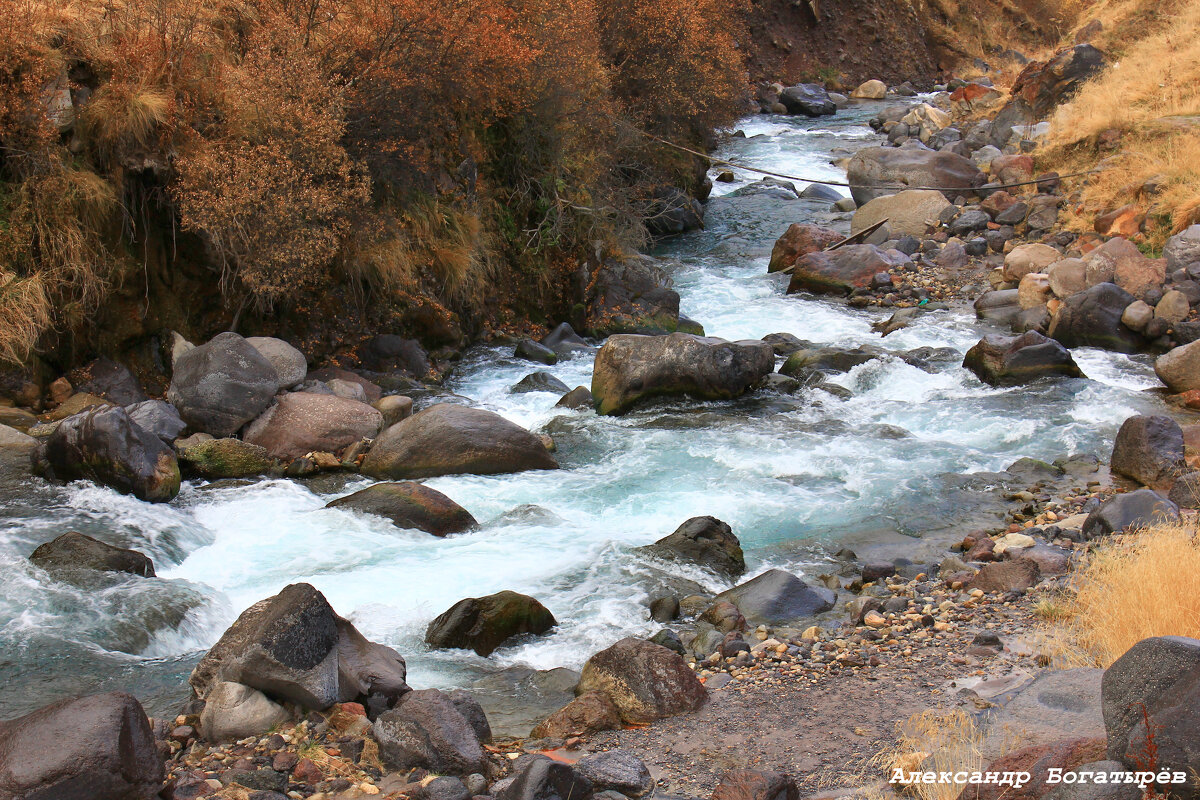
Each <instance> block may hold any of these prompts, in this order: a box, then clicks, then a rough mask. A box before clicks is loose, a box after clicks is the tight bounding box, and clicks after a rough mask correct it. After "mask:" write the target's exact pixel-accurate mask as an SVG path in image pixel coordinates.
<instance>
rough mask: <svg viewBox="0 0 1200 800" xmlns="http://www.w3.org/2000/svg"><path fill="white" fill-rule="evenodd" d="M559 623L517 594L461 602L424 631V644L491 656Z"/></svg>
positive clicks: (548, 613) (539, 606)
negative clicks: (519, 638) (516, 639)
mask: <svg viewBox="0 0 1200 800" xmlns="http://www.w3.org/2000/svg"><path fill="white" fill-rule="evenodd" d="M557 624H558V620H556V619H555V618H554V615H553V614H551V613H550V611H549V609H547V608H546V607H545V606H544V605H542V604H541V603H539V602H538V601H537V600H535V599H534V598H532V597H530V596H528V595H524V594H518V593H517V592H507V591H505V592H497V593H496V594H490V595H488V596H487V597H468V598H465V599H463V600H459V601H458V602H457V603H455V604H454V605H452V606H451V607H450V608H449V609H448V610H446V611H445V612H443V613H442V614H441V615H439V616H438V617H437V619H435V620H434V621H433V622H431V623H429V627H428V628H427V629H426V630H425V643H426V644H428V645H429V646H430V647H435V648H458V649H462V650H474V651H475V652H476V653H478V654H479V655H481V656H484V657H486V656H489V655H491V654H492V651H494V650H495V649H496V648H497V647H500V646H501V645H503V644H504V643H505V642H507V641H508V640H509V639H511V638H513V637H515V636H521V635H523V634H527V633H530V634H535V635H538V634H543V633H545V632H546V631H548V630H550V629H551V628H553V627H554V626H555V625H557Z"/></svg>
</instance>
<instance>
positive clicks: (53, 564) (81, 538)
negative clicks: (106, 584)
mask: <svg viewBox="0 0 1200 800" xmlns="http://www.w3.org/2000/svg"><path fill="white" fill-rule="evenodd" d="M29 560H30V561H32V562H33V563H34V564H37V565H38V566H39V567H41V568H42V569H92V570H97V571H99V572H128V573H129V574H130V575H139V576H141V577H143V578H153V577H154V562H152V561H151V560H150V559H149V558H148V557H147V556H146V555H144V554H143V553H139V552H138V551H137V550H127V549H125V548H124V547H114V546H113V545H111V544H108V543H106V542H102V541H100V540H99V539H93V538H92V537H91V536H85V535H84V534H82V533H78V532H76V531H70V532H68V533H64V534H63V535H62V536H59V537H58V538H56V539H54V540H53V541H49V542H46V543H45V544H40V545H38V547H37V549H36V550H34V551H33V554H32V555H30V556H29Z"/></svg>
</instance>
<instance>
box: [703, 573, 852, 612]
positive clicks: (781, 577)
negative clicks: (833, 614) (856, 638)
mask: <svg viewBox="0 0 1200 800" xmlns="http://www.w3.org/2000/svg"><path fill="white" fill-rule="evenodd" d="M716 599H717V600H727V601H729V602H730V603H733V604H734V605H735V606H737V607H738V610H739V611H741V612H742V616H744V617H745V618H746V621H747V622H750V623H751V624H754V625H788V624H791V623H795V622H797V621H800V620H804V619H808V618H809V617H813V616H815V615H817V614H820V613H822V612H824V611H828V610H829V609H831V608H833V605H834V601H835V600H836V599H837V595H836V594H835V593H834V592H833V591H832V590H830V589H826V588H825V587H823V586H809V585H808V584H807V583H805V582H804V581H802V580H800V579H799V578H797V577H796V576H795V575H793V574H791V573H790V572H784V571H783V570H780V569H772V570H768V571H766V572H764V573H763V574H762V575H759V576H758V577H755V578H752V579H750V580H748V581H746V582H745V583H742V584H739V585H737V586H735V587H733V588H732V589H729V590H727V591H724V592H721V594H719V595H717V597H716Z"/></svg>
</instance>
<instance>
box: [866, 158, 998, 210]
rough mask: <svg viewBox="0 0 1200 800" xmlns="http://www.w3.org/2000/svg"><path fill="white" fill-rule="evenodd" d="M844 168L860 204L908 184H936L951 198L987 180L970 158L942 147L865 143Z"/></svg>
mask: <svg viewBox="0 0 1200 800" xmlns="http://www.w3.org/2000/svg"><path fill="white" fill-rule="evenodd" d="M846 171H847V175H848V178H847V180H848V182H849V183H850V194H851V195H852V196H853V197H854V202H856V203H858V205H859V206H864V205H866V204H867V203H869V202H870V201H872V200H874V199H875V198H876V197H883V196H885V195H889V194H896V193H897V192H901V191H904V190H905V189H906V188H908V187H912V188H936V189H939V190H941V191H942V194H944V195H945V196H946V198H947V199H949V200H954V199H955V197H956V196H957V195H960V194H966V193H970V192H972V191H973V190H974V189H975V188H976V187H979V186H982V185H983V184H984V183H985V182H986V178H985V177H984V174H983V172H981V171H980V169H979V167H977V166H975V163H974V162H973V161H971V160H970V159H968V158H963V157H962V156H960V155H958V154H957V153H951V152H948V151H944V150H942V151H934V150H924V149H913V148H898V147H867V148H864V149H862V150H859V151H858V152H857V153H855V154H854V157H853V158H851V159H850V164H849V165H848V166H847V168H846Z"/></svg>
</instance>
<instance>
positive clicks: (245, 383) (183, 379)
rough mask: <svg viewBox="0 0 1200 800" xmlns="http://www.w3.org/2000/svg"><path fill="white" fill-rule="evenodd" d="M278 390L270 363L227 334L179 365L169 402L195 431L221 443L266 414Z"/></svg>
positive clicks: (189, 353) (186, 356)
mask: <svg viewBox="0 0 1200 800" xmlns="http://www.w3.org/2000/svg"><path fill="white" fill-rule="evenodd" d="M278 389H279V374H278V373H277V372H276V371H275V367H274V366H272V365H271V362H270V361H268V360H267V359H266V358H264V357H263V355H262V354H261V353H259V352H258V350H256V349H255V348H254V346H253V345H252V344H250V343H249V342H247V341H246V340H245V339H243V338H242V337H241V336H238V335H237V334H236V333H232V332H226V333H222V334H218V335H217V336H215V337H213V338H212V340H211V341H209V342H207V343H206V344H202V345H200V346H199V347H194V348H192V349H191V350H188V351H187V352H184V353H181V354H180V355H179V357H178V358H176V359H175V366H174V370H173V372H172V375H171V387H170V388H169V389H168V390H167V400H168V401H170V402H171V404H172V405H174V406H175V408H176V409H178V410H179V416H181V417H183V420H184V422H186V423H187V424H188V425H190V426H191V427H192V429H194V430H198V431H203V432H205V433H211V434H212V435H213V436H217V437H221V436H231V435H233V434H234V433H236V432H237V431H238V430H239V429H240V428H241V427H242V426H243V425H245V424H246V423H247V422H250V421H251V420H252V419H254V418H255V417H257V416H258V415H259V414H261V413H262V412H263V411H265V410H266V408H267V406H268V405H269V404H270V402H271V398H272V397H274V396H275V392H276V391H277V390H278Z"/></svg>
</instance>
